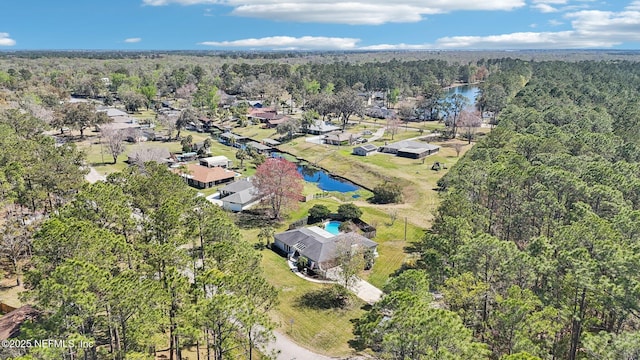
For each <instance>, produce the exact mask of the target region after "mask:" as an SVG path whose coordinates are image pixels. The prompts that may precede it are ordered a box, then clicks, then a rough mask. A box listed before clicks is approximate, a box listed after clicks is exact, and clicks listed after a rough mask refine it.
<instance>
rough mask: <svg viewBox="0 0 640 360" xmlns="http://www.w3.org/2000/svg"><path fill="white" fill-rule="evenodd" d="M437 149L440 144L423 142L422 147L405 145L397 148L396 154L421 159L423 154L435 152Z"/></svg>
mask: <svg viewBox="0 0 640 360" xmlns="http://www.w3.org/2000/svg"><path fill="white" fill-rule="evenodd" d="M439 150H440V146H437V145H431V144H425V145H424V146H423V147H407V148H402V149H398V153H397V155H398V156H399V157H405V158H410V159H422V158H423V157H425V156H428V155H431V154H434V153H437V152H438V151H439Z"/></svg>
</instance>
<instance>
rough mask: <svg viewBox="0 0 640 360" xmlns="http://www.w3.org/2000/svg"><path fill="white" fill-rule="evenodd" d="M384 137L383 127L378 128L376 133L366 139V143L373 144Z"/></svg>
mask: <svg viewBox="0 0 640 360" xmlns="http://www.w3.org/2000/svg"><path fill="white" fill-rule="evenodd" d="M383 136H384V127H380V128H378V130H376V132H374V133H373V136H372V137H370V138H369V139H367V142H373V141H376V140H378V139H380V138H381V137H383Z"/></svg>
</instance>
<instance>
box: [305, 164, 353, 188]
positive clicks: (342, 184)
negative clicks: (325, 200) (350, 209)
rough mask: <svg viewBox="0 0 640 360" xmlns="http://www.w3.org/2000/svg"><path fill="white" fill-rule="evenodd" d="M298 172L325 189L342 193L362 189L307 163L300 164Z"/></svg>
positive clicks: (306, 179)
mask: <svg viewBox="0 0 640 360" xmlns="http://www.w3.org/2000/svg"><path fill="white" fill-rule="evenodd" d="M298 172H299V173H300V175H302V177H303V178H304V180H305V181H308V182H312V183H316V184H317V185H318V187H319V188H320V189H322V190H324V191H338V192H342V193H346V192H351V191H356V190H358V189H360V188H359V187H358V186H356V185H353V184H352V183H350V182H348V181H345V180H341V179H338V178H335V177H333V176H331V175H329V174H328V173H327V172H326V171H324V170H320V169H316V168H313V167H310V166H307V165H298Z"/></svg>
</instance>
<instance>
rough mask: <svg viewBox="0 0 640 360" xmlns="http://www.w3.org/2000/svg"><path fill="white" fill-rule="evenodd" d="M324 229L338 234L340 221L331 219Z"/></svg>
mask: <svg viewBox="0 0 640 360" xmlns="http://www.w3.org/2000/svg"><path fill="white" fill-rule="evenodd" d="M324 229H325V230H327V231H328V232H330V233H332V234H333V235H338V234H339V233H340V221H329V222H328V223H326V224H325V225H324Z"/></svg>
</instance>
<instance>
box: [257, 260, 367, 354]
mask: <svg viewBox="0 0 640 360" xmlns="http://www.w3.org/2000/svg"><path fill="white" fill-rule="evenodd" d="M262 254H263V257H262V266H263V268H264V269H265V275H266V278H267V279H268V280H269V282H270V283H271V285H273V286H275V287H276V288H277V289H278V290H279V292H280V296H279V299H280V305H278V307H277V309H276V310H275V311H273V312H272V316H273V319H274V320H275V321H276V322H277V323H278V329H280V331H282V332H284V333H286V334H287V335H288V336H289V337H291V338H292V339H293V340H294V341H296V342H297V343H298V344H300V345H303V346H305V347H308V348H309V349H310V350H312V351H316V352H319V353H323V354H327V355H330V356H345V355H349V354H352V353H353V350H352V349H351V348H349V345H348V344H349V340H352V339H353V338H354V335H353V323H352V320H354V319H357V318H359V317H360V316H362V315H363V314H364V310H363V309H362V307H363V306H364V303H362V302H361V301H359V300H354V301H355V304H354V305H353V306H352V307H351V308H350V309H348V310H337V309H313V308H309V307H306V306H304V305H301V304H299V302H300V299H301V297H302V296H304V295H305V294H308V293H312V292H315V291H318V290H321V289H322V288H323V287H325V286H328V285H323V284H316V283H312V282H309V281H307V280H304V279H301V278H299V277H298V276H296V275H294V274H293V273H291V270H290V269H289V267H288V266H287V264H286V261H285V259H284V258H282V257H280V256H279V255H278V254H276V253H275V252H273V251H271V250H268V249H266V250H264V251H263V252H262ZM291 320H293V324H291Z"/></svg>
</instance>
